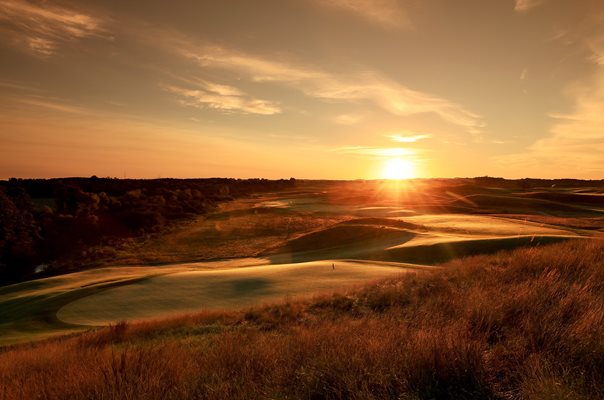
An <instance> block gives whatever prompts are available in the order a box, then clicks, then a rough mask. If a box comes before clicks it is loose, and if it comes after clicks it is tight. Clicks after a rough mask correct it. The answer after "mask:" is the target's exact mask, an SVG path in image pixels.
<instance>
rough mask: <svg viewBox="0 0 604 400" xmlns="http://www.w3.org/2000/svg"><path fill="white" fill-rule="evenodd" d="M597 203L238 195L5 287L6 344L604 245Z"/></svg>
mask: <svg viewBox="0 0 604 400" xmlns="http://www.w3.org/2000/svg"><path fill="white" fill-rule="evenodd" d="M393 185H394V186H393ZM600 199H604V196H602V195H601V194H600V193H598V192H597V191H589V190H588V189H585V188H583V189H580V191H579V190H578V191H576V192H575V191H573V190H571V189H561V190H557V189H551V188H549V189H548V188H546V189H543V190H537V191H535V190H533V191H531V192H526V193H519V192H517V191H514V190H508V189H502V188H488V187H480V186H475V185H454V186H451V187H448V186H445V185H444V184H443V186H442V187H439V186H438V185H437V184H435V183H432V184H430V185H428V184H425V183H421V182H418V183H416V184H415V185H411V184H407V185H403V184H396V185H395V184H393V183H384V184H383V185H381V184H380V185H373V186H368V185H367V184H366V183H354V182H349V183H338V182H334V183H330V182H327V183H325V182H323V183H321V182H309V183H307V184H300V185H299V187H297V188H296V189H295V190H293V189H292V190H286V191H283V192H278V193H267V194H263V195H254V196H251V197H246V198H241V199H239V200H236V201H233V202H229V203H225V204H223V205H221V206H220V207H219V209H218V210H217V211H216V212H214V213H212V214H209V215H207V216H204V217H201V218H198V219H196V220H191V221H188V222H186V223H182V224H180V225H177V226H173V227H172V228H170V229H169V230H166V231H163V232H161V233H160V234H155V235H153V236H150V237H146V238H144V239H143V240H139V241H132V242H128V243H126V245H124V246H122V247H120V248H118V249H116V255H115V257H114V258H113V259H112V261H111V263H108V265H107V267H103V268H97V269H91V270H87V271H82V272H76V273H72V274H67V275H63V276H58V277H53V278H46V279H40V280H34V281H30V282H24V283H20V284H16V285H11V286H6V287H0V344H10V343H16V342H23V341H29V340H36V339H41V338H46V337H49V336H52V335H58V334H64V333H70V332H78V331H81V330H83V329H88V328H89V327H90V326H96V325H105V324H108V323H115V322H117V321H120V320H132V319H144V318H157V317H164V316H167V315H170V314H174V313H183V312H194V311H199V310H218V309H237V308H242V307H243V308H246V307H251V306H255V305H259V304H263V303H267V302H275V301H281V300H283V299H285V298H292V297H296V298H297V297H304V296H308V295H312V294H316V293H325V292H330V291H334V290H339V289H342V288H346V287H350V286H358V285H361V284H363V283H364V282H367V281H372V280H376V279H381V278H384V277H386V276H393V275H397V274H401V273H407V272H409V271H412V272H419V273H421V272H422V271H425V270H428V269H431V268H432V267H433V266H436V265H438V264H440V263H443V262H446V261H448V260H451V259H454V258H459V257H463V256H468V255H476V254H486V253H493V252H497V251H499V250H505V249H513V248H515V247H521V246H541V245H544V244H547V243H552V242H558V241H565V240H572V239H582V238H596V239H597V238H604V211H600V210H601V209H604V204H602V203H600V202H599V200H600ZM565 201H568V203H565ZM124 265H130V266H124ZM332 265H333V266H334V267H335V268H334V267H332Z"/></svg>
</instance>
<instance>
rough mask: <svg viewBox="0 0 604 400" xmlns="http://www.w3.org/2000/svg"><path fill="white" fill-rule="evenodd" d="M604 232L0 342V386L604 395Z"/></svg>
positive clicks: (0, 393)
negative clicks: (213, 307) (323, 291)
mask: <svg viewBox="0 0 604 400" xmlns="http://www.w3.org/2000/svg"><path fill="white" fill-rule="evenodd" d="M603 266H604V244H603V243H602V242H601V241H586V240H585V241H571V242H566V243H558V244H555V245H549V246H540V247H537V248H535V247H533V248H524V249H517V250H514V251H512V252H500V253H497V254H495V255H489V256H480V257H472V258H466V259H461V260H456V261H454V262H451V263H449V264H447V265H446V266H445V267H446V268H443V269H442V270H439V271H437V272H435V273H426V274H418V275H410V274H408V275H403V276H399V277H396V278H392V279H388V280H384V281H381V282H378V283H374V284H371V285H369V286H366V287H364V288H361V289H355V290H344V291H341V292H340V293H337V294H333V295H329V296H322V297H317V298H314V299H309V300H304V301H295V302H291V301H290V302H284V303H281V304H275V305H269V306H265V307H261V308H254V309H250V310H247V311H242V312H229V313H204V314H197V315H189V316H183V317H180V318H173V319H170V320H164V321H154V322H144V323H139V324H131V325H128V324H120V325H117V326H114V327H111V328H106V329H102V330H99V331H97V332H91V333H87V334H85V335H81V336H79V337H76V338H68V339H61V340H54V341H50V342H46V343H40V344H37V345H33V346H32V345H30V346H19V347H15V348H12V349H7V350H5V351H3V352H2V353H0V398H1V399H3V400H12V399H22V398H70V399H101V398H128V399H210V400H212V399H224V398H229V399H250V398H254V399H267V398H270V399H273V398H280V399H281V398H283V399H367V400H371V399H426V400H427V399H462V400H463V399H498V400H504V399H526V400H541V399H568V400H575V399H576V400H582V399H600V398H604V362H603V360H604V268H603Z"/></svg>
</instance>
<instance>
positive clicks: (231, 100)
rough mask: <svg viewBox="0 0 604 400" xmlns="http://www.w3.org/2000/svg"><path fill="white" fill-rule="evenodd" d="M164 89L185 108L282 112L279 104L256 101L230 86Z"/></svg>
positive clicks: (208, 84)
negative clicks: (176, 97)
mask: <svg viewBox="0 0 604 400" xmlns="http://www.w3.org/2000/svg"><path fill="white" fill-rule="evenodd" d="M162 88H163V89H164V90H166V91H168V92H170V93H173V94H176V95H177V96H178V98H179V103H180V104H182V105H185V106H190V107H198V108H211V109H215V110H220V111H224V112H237V113H241V114H260V115H272V114H278V113H280V112H281V108H280V107H279V105H278V104H277V103H274V102H271V101H268V100H260V99H255V98H253V97H250V96H248V95H247V94H245V93H243V92H242V91H241V90H239V89H237V88H235V87H232V86H228V85H221V84H217V83H213V82H207V81H198V84H197V86H196V87H195V88H183V87H180V86H174V85H162Z"/></svg>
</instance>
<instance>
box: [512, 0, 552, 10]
mask: <svg viewBox="0 0 604 400" xmlns="http://www.w3.org/2000/svg"><path fill="white" fill-rule="evenodd" d="M544 2H545V0H516V4H515V5H514V11H516V12H519V13H526V12H528V11H530V10H532V9H533V8H535V7H538V6H540V5H541V4H543V3H544Z"/></svg>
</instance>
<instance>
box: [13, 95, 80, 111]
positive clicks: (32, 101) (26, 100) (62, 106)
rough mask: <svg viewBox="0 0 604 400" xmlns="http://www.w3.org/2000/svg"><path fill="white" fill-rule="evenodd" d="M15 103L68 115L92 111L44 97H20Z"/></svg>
mask: <svg viewBox="0 0 604 400" xmlns="http://www.w3.org/2000/svg"><path fill="white" fill-rule="evenodd" d="M14 101H16V102H18V103H21V104H25V105H28V106H34V107H37V108H43V109H46V110H50V111H57V112H61V113H68V114H88V113H89V112H90V111H89V110H87V109H85V108H83V107H78V106H74V105H72V104H68V103H65V102H63V101H61V100H58V99H55V98H51V97H42V96H30V97H19V98H15V99H14Z"/></svg>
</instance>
